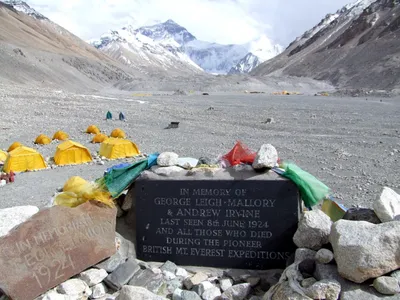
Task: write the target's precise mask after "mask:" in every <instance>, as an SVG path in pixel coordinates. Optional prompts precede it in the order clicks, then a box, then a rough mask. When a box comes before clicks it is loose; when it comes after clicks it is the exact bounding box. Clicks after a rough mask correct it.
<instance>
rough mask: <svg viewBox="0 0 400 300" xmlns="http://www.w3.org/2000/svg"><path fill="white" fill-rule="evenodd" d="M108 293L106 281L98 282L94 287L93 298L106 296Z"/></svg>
mask: <svg viewBox="0 0 400 300" xmlns="http://www.w3.org/2000/svg"><path fill="white" fill-rule="evenodd" d="M106 293H107V287H106V286H105V285H104V283H98V284H96V285H95V286H94V287H92V296H91V298H92V299H98V298H101V297H104V296H105V295H106Z"/></svg>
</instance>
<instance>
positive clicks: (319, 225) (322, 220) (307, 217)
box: [293, 209, 332, 250]
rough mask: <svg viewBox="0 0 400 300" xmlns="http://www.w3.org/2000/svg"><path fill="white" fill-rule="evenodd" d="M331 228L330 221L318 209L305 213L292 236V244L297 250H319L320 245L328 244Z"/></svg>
mask: <svg viewBox="0 0 400 300" xmlns="http://www.w3.org/2000/svg"><path fill="white" fill-rule="evenodd" d="M331 226H332V221H331V219H330V218H329V217H328V216H327V215H326V214H324V213H323V212H322V211H320V210H318V209H316V210H312V211H306V212H304V214H303V216H302V218H301V220H300V222H299V225H298V228H297V231H296V233H295V234H294V236H293V242H294V243H295V244H296V246H297V247H299V248H309V249H312V250H319V249H321V247H322V245H324V244H327V243H328V242H329V234H330V232H331Z"/></svg>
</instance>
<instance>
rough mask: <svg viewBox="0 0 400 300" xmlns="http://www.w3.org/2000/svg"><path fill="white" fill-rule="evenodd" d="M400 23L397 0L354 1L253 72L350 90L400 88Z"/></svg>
mask: <svg viewBox="0 0 400 300" xmlns="http://www.w3.org/2000/svg"><path fill="white" fill-rule="evenodd" d="M399 20H400V1H399V0H358V1H356V2H354V3H351V4H348V5H346V6H344V7H343V8H341V9H339V10H338V11H337V12H336V13H334V14H328V15H327V16H326V17H325V18H324V19H322V20H321V22H320V23H319V24H317V25H316V26H314V27H313V28H311V29H310V30H308V31H306V32H305V33H304V34H303V35H301V36H300V37H298V38H297V39H296V40H294V41H293V42H292V43H291V44H290V45H289V46H288V48H287V49H285V51H284V52H282V53H281V54H280V55H278V56H276V57H274V58H273V59H271V60H268V61H266V62H265V63H263V64H261V65H260V66H259V67H257V68H256V69H255V70H254V71H252V73H251V74H253V75H267V74H276V75H282V74H283V75H290V76H301V77H307V76H308V77H312V78H314V79H319V80H326V81H330V82H331V83H332V84H334V85H336V86H338V87H340V88H350V89H354V88H356V89H360V88H361V89H364V88H365V89H393V88H400V77H399V76H398V75H397V74H399V72H400V64H399V61H400V56H399V49H400V39H399V35H400V22H399Z"/></svg>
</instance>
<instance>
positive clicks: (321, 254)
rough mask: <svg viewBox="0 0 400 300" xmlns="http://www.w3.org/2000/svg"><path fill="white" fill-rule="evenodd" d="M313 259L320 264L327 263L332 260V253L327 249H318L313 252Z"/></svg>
mask: <svg viewBox="0 0 400 300" xmlns="http://www.w3.org/2000/svg"><path fill="white" fill-rule="evenodd" d="M315 259H316V260H317V261H318V262H319V263H321V264H329V263H330V262H331V261H332V260H333V253H332V251H331V250H328V249H320V250H318V252H317V254H315Z"/></svg>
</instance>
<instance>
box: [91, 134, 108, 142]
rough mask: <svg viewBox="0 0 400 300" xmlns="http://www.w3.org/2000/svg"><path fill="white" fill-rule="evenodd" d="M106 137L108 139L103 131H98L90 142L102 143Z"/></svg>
mask: <svg viewBox="0 0 400 300" xmlns="http://www.w3.org/2000/svg"><path fill="white" fill-rule="evenodd" d="M106 139H108V136H106V135H105V134H104V133H98V134H96V135H95V136H94V137H93V139H92V143H102V142H104V141H105V140H106Z"/></svg>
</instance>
